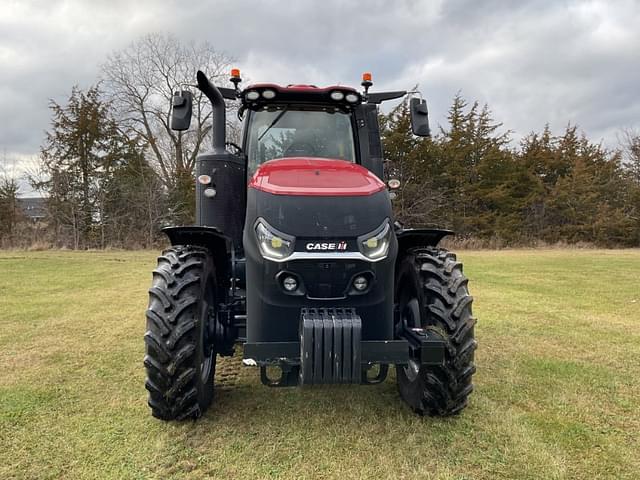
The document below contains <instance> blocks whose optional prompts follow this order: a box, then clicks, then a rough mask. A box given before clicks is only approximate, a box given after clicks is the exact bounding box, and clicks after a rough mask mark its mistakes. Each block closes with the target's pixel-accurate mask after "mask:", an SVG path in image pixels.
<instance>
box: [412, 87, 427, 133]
mask: <svg viewBox="0 0 640 480" xmlns="http://www.w3.org/2000/svg"><path fill="white" fill-rule="evenodd" d="M409 109H410V111H411V131H412V132H413V134H414V135H416V136H418V137H428V136H430V135H431V130H430V129H429V110H428V109H427V101H426V100H423V99H421V98H417V97H414V98H412V99H411V100H410V101H409Z"/></svg>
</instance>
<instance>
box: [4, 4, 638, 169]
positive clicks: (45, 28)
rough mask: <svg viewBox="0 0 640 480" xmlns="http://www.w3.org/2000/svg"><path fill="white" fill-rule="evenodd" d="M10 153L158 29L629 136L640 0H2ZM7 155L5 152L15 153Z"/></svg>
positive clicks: (383, 84) (443, 100) (295, 77)
mask: <svg viewBox="0 0 640 480" xmlns="http://www.w3.org/2000/svg"><path fill="white" fill-rule="evenodd" d="M0 4H1V5H2V10H1V13H0V112H2V128H0V155H2V157H6V159H7V160H8V162H15V161H16V160H17V161H18V164H19V165H23V163H22V162H24V160H25V159H29V158H34V157H35V156H36V155H37V153H38V150H39V146H40V145H41V143H42V140H43V134H44V131H45V130H46V129H47V128H48V127H49V121H50V112H49V110H48V108H47V105H48V101H49V99H54V100H56V101H58V102H63V101H64V100H65V99H66V98H67V97H68V95H69V93H70V90H71V87H72V86H73V85H74V84H78V85H79V86H80V87H83V88H85V87H87V86H89V85H91V84H93V83H94V82H95V81H96V80H97V78H98V75H99V69H100V65H101V64H102V63H103V62H104V60H105V57H106V56H107V55H108V54H109V53H110V52H112V51H114V50H118V49H122V48H124V47H126V46H127V45H128V44H129V43H131V42H132V41H133V40H135V39H136V38H138V37H140V36H142V35H144V34H146V33H150V32H167V33H172V34H174V35H175V36H176V37H177V38H178V39H180V40H183V41H201V40H207V41H209V42H211V43H212V44H213V45H214V47H215V48H216V49H218V50H220V51H224V52H225V53H227V54H228V55H230V56H232V57H234V58H235V59H236V62H235V64H236V65H237V66H238V67H239V68H240V69H241V70H242V71H243V72H244V73H245V74H246V75H247V76H250V77H251V79H252V80H254V81H271V82H276V83H283V84H288V83H313V84H316V85H325V84H335V83H341V84H347V85H349V84H351V85H358V84H359V81H360V75H361V73H362V72H363V71H371V72H373V76H374V83H375V85H374V89H376V90H380V89H407V88H411V87H412V86H413V85H414V84H416V83H418V84H419V85H420V89H421V90H422V92H423V94H424V95H425V97H426V98H427V100H428V102H429V106H430V112H431V117H432V126H436V125H437V124H442V123H444V121H445V117H446V111H447V108H448V107H449V105H450V103H451V99H452V97H453V96H454V95H455V93H456V92H457V91H462V94H463V96H464V97H465V98H466V99H467V100H469V101H473V100H478V101H480V102H481V103H485V102H486V103H488V104H489V106H490V108H491V109H492V111H493V113H494V117H495V118H496V120H498V121H501V122H503V123H504V125H505V127H506V128H508V129H510V130H514V132H515V133H514V137H515V138H519V137H520V136H522V135H525V134H526V133H528V132H530V131H531V130H537V131H539V130H541V129H542V128H543V127H544V124H545V123H547V122H548V123H549V124H550V126H551V129H552V131H554V132H556V133H559V132H561V131H562V129H563V128H564V127H565V126H566V124H567V123H568V122H571V123H572V124H577V125H579V127H580V129H581V130H583V131H585V133H586V134H587V135H588V136H589V138H591V139H592V140H594V141H600V140H603V141H604V142H605V145H607V146H610V147H613V146H615V145H616V134H617V133H618V132H619V131H620V130H621V129H623V128H638V127H640V1H637V0H636V1H634V0H629V1H559V0H554V1H526V0H521V1H497V0H490V1H478V0H464V1H462V0H461V1H406V2H402V1H395V2H391V1H354V2H347V1H332V0H324V1H302V0H296V1H289V2H285V1H261V2H258V1H255V2H248V1H243V0H235V1H228V2H227V1H196V0H192V1H171V0H139V1H132V0H109V1H102V0H85V1H81V0H69V1H61V0H44V1H43V0H0ZM2 157H0V159H1V158H2Z"/></svg>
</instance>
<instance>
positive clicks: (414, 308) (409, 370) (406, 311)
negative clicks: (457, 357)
mask: <svg viewBox="0 0 640 480" xmlns="http://www.w3.org/2000/svg"><path fill="white" fill-rule="evenodd" d="M400 318H401V321H402V324H403V325H402V326H403V328H407V329H409V328H420V327H421V324H420V302H419V301H418V299H417V298H415V297H414V298H411V299H410V300H409V301H408V302H406V303H405V304H404V305H403V308H402V310H401V314H400ZM403 370H404V374H405V376H406V377H407V379H408V380H409V381H411V382H413V381H414V380H415V379H416V378H418V374H419V373H420V363H418V362H417V361H416V360H414V359H413V358H411V359H409V363H408V364H407V365H406V366H405V367H404V368H403Z"/></svg>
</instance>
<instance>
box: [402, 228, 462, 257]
mask: <svg viewBox="0 0 640 480" xmlns="http://www.w3.org/2000/svg"><path fill="white" fill-rule="evenodd" d="M448 235H455V233H454V232H453V231H452V230H445V229H440V228H408V229H404V228H403V229H400V230H397V231H396V237H397V238H398V253H399V255H398V258H402V253H403V252H406V251H407V250H409V249H410V248H413V247H435V246H436V245H438V243H440V240H442V239H443V238H444V237H446V236H448Z"/></svg>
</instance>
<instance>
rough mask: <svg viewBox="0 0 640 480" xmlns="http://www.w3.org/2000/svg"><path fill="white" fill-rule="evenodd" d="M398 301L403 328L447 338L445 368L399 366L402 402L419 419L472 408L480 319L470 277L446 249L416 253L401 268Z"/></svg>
mask: <svg viewBox="0 0 640 480" xmlns="http://www.w3.org/2000/svg"><path fill="white" fill-rule="evenodd" d="M398 273H399V275H398V283H397V285H398V286H397V289H398V290H397V292H396V300H397V302H398V304H399V308H400V318H401V320H400V321H401V325H399V326H398V327H399V330H398V331H400V329H401V328H412V327H417V328H424V329H426V330H432V331H433V332H434V333H436V334H438V335H440V336H441V337H442V338H444V340H445V342H446V347H445V360H444V364H443V365H418V364H416V363H412V362H410V363H409V365H397V366H396V377H397V383H398V390H399V392H400V396H401V397H402V399H403V400H404V401H405V402H406V403H407V404H408V405H409V406H410V407H411V408H412V409H413V410H414V411H415V412H416V413H418V414H420V415H430V416H448V415H455V414H457V413H460V411H461V410H462V409H463V408H465V407H466V406H467V401H468V397H469V394H471V392H472V391H473V384H472V383H471V377H472V376H473V374H474V373H475V371H476V367H475V364H474V352H475V350H476V348H477V343H476V340H475V335H474V325H475V323H476V319H475V318H473V316H472V313H471V303H472V301H473V298H472V297H471V295H469V290H468V288H467V282H468V280H467V278H466V277H465V276H464V275H463V273H462V264H461V263H459V262H457V261H456V256H455V254H453V253H451V252H448V251H447V250H445V249H443V248H435V247H424V248H417V249H413V250H411V251H410V252H408V254H407V255H406V256H405V258H404V259H403V260H402V263H401V264H400V270H399V272H398Z"/></svg>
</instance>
